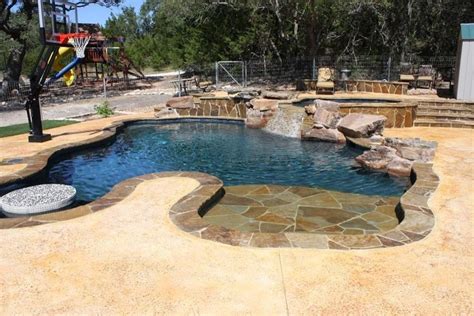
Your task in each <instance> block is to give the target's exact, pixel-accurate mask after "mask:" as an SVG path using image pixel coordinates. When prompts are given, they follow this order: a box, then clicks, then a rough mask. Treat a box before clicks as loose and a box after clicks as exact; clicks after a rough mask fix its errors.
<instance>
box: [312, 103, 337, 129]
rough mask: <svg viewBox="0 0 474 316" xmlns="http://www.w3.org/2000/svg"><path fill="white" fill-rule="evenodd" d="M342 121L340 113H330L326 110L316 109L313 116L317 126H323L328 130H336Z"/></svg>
mask: <svg viewBox="0 0 474 316" xmlns="http://www.w3.org/2000/svg"><path fill="white" fill-rule="evenodd" d="M340 119H341V116H340V115H339V113H338V112H330V111H328V110H326V109H324V108H316V111H315V112H314V114H313V120H314V124H315V125H322V126H324V127H326V128H331V129H335V128H336V127H337V123H338V122H339V120H340Z"/></svg>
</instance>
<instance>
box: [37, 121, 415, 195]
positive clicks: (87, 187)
mask: <svg viewBox="0 0 474 316" xmlns="http://www.w3.org/2000/svg"><path fill="white" fill-rule="evenodd" d="M361 152H362V151H361V150H360V149H357V148H353V147H349V146H343V145H336V144H330V143H317V142H302V141H300V140H299V139H292V138H286V137H282V136H277V135H273V134H270V133H267V132H264V131H261V130H253V129H247V128H246V127H245V126H243V125H242V124H235V123H234V124H232V123H215V122H196V121H194V122H181V123H177V122H173V123H158V124H157V123H154V124H149V123H148V124H134V125H130V126H128V127H127V128H125V129H124V130H123V131H122V132H120V133H119V134H118V135H117V139H116V141H115V142H114V143H113V144H111V145H109V146H104V147H101V148H91V149H87V150H83V151H78V152H75V153H73V154H69V155H66V156H62V157H61V158H60V160H58V161H57V162H54V163H53V164H52V166H51V167H49V169H48V170H47V175H46V178H45V179H43V181H44V182H55V183H64V184H70V185H73V186H74V187H76V189H77V191H78V199H79V200H82V201H91V200H94V199H96V198H98V197H100V196H102V195H104V194H105V193H107V192H108V191H110V189H111V188H112V187H113V186H114V185H115V184H117V183H119V182H120V181H122V180H125V179H127V178H131V177H134V176H138V175H142V174H147V173H153V172H160V171H178V170H183V171H184V170H185V171H201V172H206V173H209V174H212V175H214V176H217V177H218V178H220V179H222V180H223V181H224V184H225V185H239V184H284V185H303V186H312V187H314V186H317V187H323V188H326V189H333V190H338V191H346V192H354V193H362V194H367V195H401V194H402V193H403V192H404V190H405V189H406V187H407V184H408V183H407V180H406V179H402V180H400V179H394V178H391V177H389V176H387V175H386V174H382V173H375V172H369V171H364V170H360V169H355V168H353V167H352V164H353V159H354V157H356V156H357V155H359V154H360V153H361Z"/></svg>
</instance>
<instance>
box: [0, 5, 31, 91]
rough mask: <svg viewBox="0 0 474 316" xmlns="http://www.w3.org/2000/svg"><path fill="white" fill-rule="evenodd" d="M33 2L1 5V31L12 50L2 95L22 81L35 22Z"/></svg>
mask: <svg viewBox="0 0 474 316" xmlns="http://www.w3.org/2000/svg"><path fill="white" fill-rule="evenodd" d="M34 7H35V4H34V3H33V1H32V0H21V1H19V0H3V1H2V2H1V3H0V31H1V32H3V33H4V34H5V35H6V36H7V37H8V38H9V39H10V43H9V44H10V45H8V46H7V47H8V48H9V50H10V53H9V56H8V60H7V65H6V69H5V72H4V75H3V84H2V93H6V92H8V91H9V90H10V89H11V88H12V87H15V86H16V83H17V82H18V80H19V79H20V75H21V70H22V64H23V59H24V57H25V54H26V51H27V48H28V42H29V40H30V39H29V35H30V32H28V30H31V28H30V27H31V24H32V23H31V22H32V21H33V20H34V14H33V9H34Z"/></svg>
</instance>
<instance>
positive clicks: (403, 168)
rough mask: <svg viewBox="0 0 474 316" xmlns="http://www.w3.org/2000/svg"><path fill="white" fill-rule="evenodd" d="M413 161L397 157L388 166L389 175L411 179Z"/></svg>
mask: <svg viewBox="0 0 474 316" xmlns="http://www.w3.org/2000/svg"><path fill="white" fill-rule="evenodd" d="M412 166H413V161H410V160H408V159H405V158H401V157H395V158H394V159H393V160H392V161H390V162H389V163H388V165H387V172H388V174H390V175H392V176H396V177H409V176H410V174H411V167H412Z"/></svg>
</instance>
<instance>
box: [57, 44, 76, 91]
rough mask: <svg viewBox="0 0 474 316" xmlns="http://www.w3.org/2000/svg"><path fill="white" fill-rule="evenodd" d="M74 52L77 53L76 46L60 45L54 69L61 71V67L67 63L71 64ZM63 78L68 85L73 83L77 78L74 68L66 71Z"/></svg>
mask: <svg viewBox="0 0 474 316" xmlns="http://www.w3.org/2000/svg"><path fill="white" fill-rule="evenodd" d="M74 54H75V53H74V48H72V47H60V48H59V51H58V55H57V56H56V58H55V59H54V63H53V70H54V71H55V72H59V71H61V69H63V68H64V67H65V66H66V65H67V64H69V62H70V61H71V59H73V58H74ZM63 78H64V82H65V83H66V85H67V86H70V85H72V84H73V82H74V80H75V79H76V73H75V72H74V69H71V70H69V71H68V72H66V74H65V75H64V76H63Z"/></svg>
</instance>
